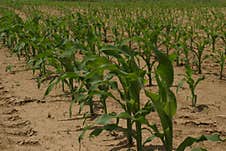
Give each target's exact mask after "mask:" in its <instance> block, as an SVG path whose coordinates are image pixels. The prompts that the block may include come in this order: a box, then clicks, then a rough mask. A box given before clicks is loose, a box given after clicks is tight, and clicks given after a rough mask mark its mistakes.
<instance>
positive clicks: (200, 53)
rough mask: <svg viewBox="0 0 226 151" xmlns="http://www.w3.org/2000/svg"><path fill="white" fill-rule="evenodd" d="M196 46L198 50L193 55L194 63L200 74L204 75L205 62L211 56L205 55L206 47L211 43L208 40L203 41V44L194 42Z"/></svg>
mask: <svg viewBox="0 0 226 151" xmlns="http://www.w3.org/2000/svg"><path fill="white" fill-rule="evenodd" d="M194 43H195V44H196V47H197V50H193V51H192V52H193V54H194V57H195V60H194V63H195V65H196V67H197V69H198V73H199V74H202V64H203V62H204V60H206V59H207V58H208V57H209V55H208V54H205V53H204V50H205V47H206V45H207V44H208V43H209V41H208V40H202V41H201V42H194Z"/></svg>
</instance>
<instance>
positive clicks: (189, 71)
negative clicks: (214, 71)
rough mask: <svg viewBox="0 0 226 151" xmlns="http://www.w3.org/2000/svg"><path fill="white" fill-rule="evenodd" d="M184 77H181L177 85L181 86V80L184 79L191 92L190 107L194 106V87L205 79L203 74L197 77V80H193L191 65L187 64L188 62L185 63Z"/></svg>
mask: <svg viewBox="0 0 226 151" xmlns="http://www.w3.org/2000/svg"><path fill="white" fill-rule="evenodd" d="M183 76H184V78H183V79H182V81H181V82H180V84H179V87H181V86H182V85H183V82H184V81H185V82H186V83H187V84H188V86H189V89H190V92H191V100H192V107H196V103H197V94H196V93H195V90H196V87H197V85H198V84H199V83H200V82H201V81H202V80H204V79H205V77H204V76H201V77H199V78H198V79H197V80H195V79H194V78H193V70H192V69H191V67H190V66H189V64H186V65H185V74H184V75H183Z"/></svg>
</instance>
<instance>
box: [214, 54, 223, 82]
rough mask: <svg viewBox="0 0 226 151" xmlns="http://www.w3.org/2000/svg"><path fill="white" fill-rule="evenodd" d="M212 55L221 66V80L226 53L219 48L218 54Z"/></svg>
mask: <svg viewBox="0 0 226 151" xmlns="http://www.w3.org/2000/svg"><path fill="white" fill-rule="evenodd" d="M212 57H213V58H214V59H215V60H216V62H217V63H218V64H219V66H220V72H219V73H220V74H219V78H220V80H222V79H223V70H224V67H225V62H226V54H225V53H224V52H223V51H220V50H219V51H217V52H216V54H213V55H212Z"/></svg>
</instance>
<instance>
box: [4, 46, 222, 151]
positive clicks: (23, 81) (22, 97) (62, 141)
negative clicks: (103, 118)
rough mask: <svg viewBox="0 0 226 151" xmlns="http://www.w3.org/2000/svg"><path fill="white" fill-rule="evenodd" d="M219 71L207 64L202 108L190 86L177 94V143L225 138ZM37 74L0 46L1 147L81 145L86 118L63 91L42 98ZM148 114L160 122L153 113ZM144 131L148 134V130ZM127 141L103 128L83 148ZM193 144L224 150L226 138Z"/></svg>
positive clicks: (56, 149) (72, 148)
mask: <svg viewBox="0 0 226 151" xmlns="http://www.w3.org/2000/svg"><path fill="white" fill-rule="evenodd" d="M9 65H13V67H12V71H11V72H5V69H6V67H7V66H9ZM217 72H218V71H217V67H215V66H214V65H210V66H205V69H204V74H205V76H206V79H205V80H204V81H202V82H201V83H200V85H199V86H198V89H197V90H198V105H199V106H198V108H199V110H196V111H194V110H193V109H192V108H191V106H190V104H191V101H190V99H189V98H188V99H187V96H189V95H190V92H189V89H188V88H187V86H186V85H185V89H183V90H180V91H179V93H178V94H177V100H178V111H177V114H176V117H175V119H174V138H175V142H174V144H175V147H176V146H177V145H178V144H179V143H180V142H181V141H182V140H183V139H184V138H186V137H187V136H199V135H200V134H211V133H215V132H217V133H220V134H221V136H222V137H223V138H225V137H226V80H225V79H224V80H218V77H217V76H216V73H217ZM179 73H183V68H182V67H177V68H175V74H176V83H177V82H178V81H179V80H180V79H181V78H182V77H181V76H177V75H178V74H179ZM34 77H35V76H34V75H33V74H32V71H30V70H27V66H26V63H25V62H24V61H18V60H17V58H16V57H15V56H13V55H11V54H9V50H7V49H5V48H1V49H0V150H1V151H36V150H37V151H38V150H39V151H40V150H41V151H45V150H50V151H77V150H79V143H78V136H79V134H80V133H81V125H82V122H83V120H82V118H81V116H80V115H77V114H76V113H77V111H78V108H77V107H76V106H75V107H74V109H73V111H74V112H73V114H74V115H73V117H72V118H69V105H70V101H69V100H70V99H69V98H67V97H65V96H62V95H61V94H62V93H61V89H60V88H56V89H55V90H54V91H53V92H52V93H51V95H50V96H49V97H47V98H43V94H44V92H45V88H46V86H42V87H41V89H38V88H37V84H36V82H35V80H34ZM108 106H111V107H110V108H111V109H110V110H114V111H117V110H119V107H118V106H117V105H116V104H115V103H113V102H111V100H109V102H108ZM148 118H150V120H153V121H157V122H158V118H157V116H156V114H155V113H153V114H152V115H151V116H150V117H148ZM89 120H90V119H89ZM144 136H150V134H148V133H144ZM125 142H126V138H125V136H124V135H123V134H122V133H120V132H115V133H108V132H104V133H102V134H101V135H100V136H98V137H97V138H93V139H88V138H85V139H84V140H83V141H82V144H81V150H82V151H93V150H98V151H110V150H111V151H117V150H127V149H128V148H127V146H126V145H125ZM194 146H205V147H206V148H207V149H208V150H209V151H225V150H226V142H217V143H216V142H215V143H209V142H205V143H199V144H195V145H194ZM133 149H134V150H135V147H133ZM145 150H162V146H161V143H159V140H155V141H153V142H151V143H150V144H149V146H147V147H145ZM188 150H190V149H188Z"/></svg>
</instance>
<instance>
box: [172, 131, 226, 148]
mask: <svg viewBox="0 0 226 151" xmlns="http://www.w3.org/2000/svg"><path fill="white" fill-rule="evenodd" d="M203 141H213V142H216V141H223V140H222V139H221V138H220V135H219V134H212V135H202V136H200V137H198V138H194V137H187V138H186V139H185V140H184V141H183V142H182V143H181V144H180V145H179V147H178V148H177V149H176V151H184V150H185V148H187V147H189V146H191V145H192V144H193V143H198V142H203Z"/></svg>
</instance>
